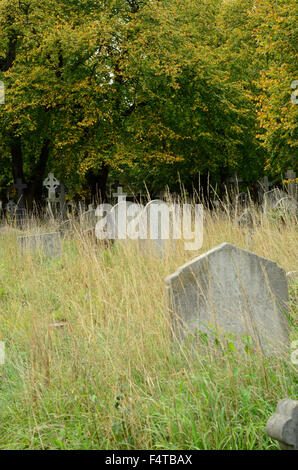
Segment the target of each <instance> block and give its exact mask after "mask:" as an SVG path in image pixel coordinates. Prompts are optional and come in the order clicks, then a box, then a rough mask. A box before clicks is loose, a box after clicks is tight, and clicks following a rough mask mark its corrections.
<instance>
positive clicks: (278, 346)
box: [165, 243, 289, 356]
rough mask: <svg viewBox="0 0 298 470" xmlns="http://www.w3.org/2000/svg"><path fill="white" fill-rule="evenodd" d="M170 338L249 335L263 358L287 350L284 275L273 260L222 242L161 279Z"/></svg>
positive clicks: (286, 299) (238, 340) (286, 305)
mask: <svg viewBox="0 0 298 470" xmlns="http://www.w3.org/2000/svg"><path fill="white" fill-rule="evenodd" d="M165 282H166V286H167V292H168V299H169V307H170V311H171V313H172V326H173V334H174V336H175V337H177V339H183V338H184V337H185V335H186V334H187V333H191V332H192V333H197V332H199V331H201V332H203V333H207V334H209V333H210V334H211V335H212V331H214V329H215V330H216V331H217V332H219V334H220V335H221V336H222V335H224V334H232V335H233V337H234V339H235V341H236V342H237V343H238V342H240V343H241V342H242V341H243V339H244V338H243V336H247V335H248V336H251V338H252V339H253V341H254V344H255V346H256V347H257V348H258V349H261V350H262V351H263V352H264V353H265V354H266V355H269V356H271V355H276V354H277V353H282V352H285V351H286V349H287V348H289V333H288V327H289V325H288V320H287V316H286V314H287V309H288V285H287V279H286V273H285V272H284V270H283V269H281V268H279V267H278V266H277V265H276V264H275V263H274V262H273V261H270V260H268V259H266V258H263V257H261V256H258V255H256V254H255V253H252V252H250V251H247V250H243V249H241V248H238V247H236V246H234V245H231V244H229V243H223V244H222V245H219V246H218V247H216V248H214V249H212V250H210V251H208V252H207V253H205V254H203V255H201V256H199V257H198V258H195V259H194V260H193V261H191V262H189V263H187V264H185V265H184V266H182V267H181V268H179V269H178V270H177V271H176V272H175V273H174V274H173V275H171V276H169V277H167V278H166V280H165Z"/></svg>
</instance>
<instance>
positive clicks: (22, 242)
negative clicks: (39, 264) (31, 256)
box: [18, 232, 62, 256]
mask: <svg viewBox="0 0 298 470" xmlns="http://www.w3.org/2000/svg"><path fill="white" fill-rule="evenodd" d="M18 243H19V247H20V249H21V251H26V250H29V251H31V252H34V251H43V252H44V253H45V254H46V255H50V256H59V255H60V254H61V251H62V243H61V238H60V235H59V233H58V232H54V233H42V234H37V235H28V236H22V237H18Z"/></svg>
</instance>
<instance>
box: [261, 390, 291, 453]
mask: <svg viewBox="0 0 298 470" xmlns="http://www.w3.org/2000/svg"><path fill="white" fill-rule="evenodd" d="M266 431H267V434H268V435H269V436H270V437H271V438H272V439H275V440H277V441H278V442H279V444H280V447H281V449H285V450H298V401H295V400H290V399H289V398H284V399H283V400H280V401H279V402H278V404H277V408H276V413H275V414H274V415H272V416H271V418H270V419H269V420H268V421H267V425H266Z"/></svg>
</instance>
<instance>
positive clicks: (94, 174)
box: [86, 164, 109, 203]
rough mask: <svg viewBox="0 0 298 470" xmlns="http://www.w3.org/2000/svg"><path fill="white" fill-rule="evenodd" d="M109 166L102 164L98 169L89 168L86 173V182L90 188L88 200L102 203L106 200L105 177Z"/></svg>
mask: <svg viewBox="0 0 298 470" xmlns="http://www.w3.org/2000/svg"><path fill="white" fill-rule="evenodd" d="M108 174H109V167H108V166H106V165H105V164H103V165H102V167H101V169H100V170H95V169H93V168H91V169H90V170H89V171H88V172H87V174H86V182H87V184H88V186H89V189H90V198H91V201H90V202H96V203H98V202H99V203H103V202H106V201H107V179H108Z"/></svg>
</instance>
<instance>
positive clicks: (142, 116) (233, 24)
mask: <svg viewBox="0 0 298 470" xmlns="http://www.w3.org/2000/svg"><path fill="white" fill-rule="evenodd" d="M296 23H297V10H296V7H295V3H294V0H290V1H284V0H246V1H243V0H230V1H227V0H164V1H157V0H143V1H141V0H102V1H96V0H67V1H66V0H65V1H63V0H55V1H53V0H44V1H43V2H42V3H41V2H38V1H36V0H24V1H21V0H0V80H2V81H3V82H4V83H5V89H6V100H5V105H1V106H0V168H1V171H0V186H1V187H5V186H8V185H9V184H11V182H12V181H13V180H16V179H17V178H22V179H23V180H25V181H26V182H27V183H28V190H27V200H28V201H29V203H30V202H31V203H32V201H33V199H39V198H40V196H41V190H42V179H43V178H44V176H45V174H46V172H47V171H49V170H52V171H55V172H56V174H57V176H58V177H59V178H61V179H63V180H64V181H66V182H67V184H68V186H69V187H70V188H72V191H73V193H74V194H75V193H80V194H88V191H90V187H92V188H91V189H93V190H94V188H95V186H96V185H97V186H98V187H99V188H100V189H101V190H102V191H103V192H104V190H105V184H106V181H107V176H108V174H109V173H110V174H114V175H115V177H116V176H117V177H120V178H121V177H123V178H129V179H130V180H131V181H132V180H133V181H135V182H136V184H137V185H138V184H139V185H141V184H142V182H143V181H145V182H146V184H147V186H148V187H149V189H150V188H152V189H157V188H161V187H164V186H165V185H166V184H168V185H169V186H170V187H173V188H175V187H176V186H177V184H178V183H179V182H180V181H181V182H182V183H184V184H185V185H186V186H187V185H188V186H191V185H195V184H196V182H197V181H198V178H199V175H203V176H204V175H205V176H206V175H209V176H210V178H211V179H212V181H214V182H215V183H216V182H219V183H222V182H224V181H225V178H227V177H228V176H231V175H232V174H233V173H234V172H235V171H237V172H238V174H241V175H242V176H243V178H244V179H245V181H246V182H247V184H250V183H252V182H253V181H256V180H257V179H258V178H260V177H261V176H263V174H264V171H265V172H267V173H271V174H272V175H273V176H274V175H277V174H280V172H283V171H285V170H286V169H287V168H288V167H289V166H290V167H292V168H293V169H295V168H294V167H295V164H296V161H297V157H296V155H297V153H296V154H295V151H296V152H297V149H296V147H297V107H295V105H294V104H293V103H292V102H291V99H290V95H291V93H292V91H293V90H291V82H292V81H293V80H295V79H297V78H298V77H297V76H295V73H296V68H295V60H296V59H297V28H296ZM121 175H122V176H121ZM209 176H208V177H209Z"/></svg>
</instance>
